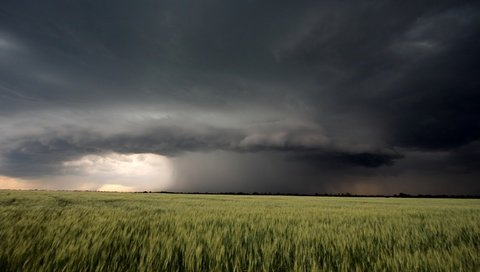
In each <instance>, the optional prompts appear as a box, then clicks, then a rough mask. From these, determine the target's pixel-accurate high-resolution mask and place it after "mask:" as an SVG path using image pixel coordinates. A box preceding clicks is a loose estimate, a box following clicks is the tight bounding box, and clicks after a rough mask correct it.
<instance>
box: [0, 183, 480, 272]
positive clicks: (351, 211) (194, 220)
mask: <svg viewBox="0 0 480 272" xmlns="http://www.w3.org/2000/svg"><path fill="white" fill-rule="evenodd" d="M479 269H480V200H478V199H461V200H459V199H398V198H336V197H297V196H223V195H174V194H133V193H98V192H47V191H0V271H478V270H479Z"/></svg>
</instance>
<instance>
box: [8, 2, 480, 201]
mask: <svg viewBox="0 0 480 272" xmlns="http://www.w3.org/2000/svg"><path fill="white" fill-rule="evenodd" d="M478 48H480V5H478V4H477V3H475V2H474V1H422V2H421V3H416V2H398V1H367V2H356V1H342V2H338V1H219V0H217V1H207V2H195V1H153V0H142V1H136V2H135V3H133V2H130V1H100V2H99V1H75V2H72V1H42V2H38V1H18V0H17V1H8V0H7V1H3V3H2V6H1V7H0V177H1V176H4V177H5V178H4V179H5V180H7V178H9V180H10V179H13V178H18V179H19V180H23V181H25V182H28V181H29V180H30V181H32V182H33V181H35V184H37V185H38V184H40V185H41V184H50V183H49V182H51V180H55V183H52V184H53V185H51V186H50V187H49V188H57V187H58V188H62V189H63V188H67V189H77V188H85V187H82V184H83V183H88V184H94V185H92V187H88V188H93V189H96V188H101V187H102V186H103V185H105V184H107V183H106V181H105V182H104V181H102V180H101V177H99V176H90V177H89V176H88V175H86V174H85V173H87V172H88V171H86V170H85V169H84V170H85V171H86V172H85V173H81V171H80V172H79V171H71V169H70V168H68V167H69V165H81V166H82V167H87V166H85V165H89V164H90V163H92V161H98V160H101V159H98V158H102V156H104V157H105V156H107V157H108V156H111V157H108V158H109V159H108V160H107V161H109V162H110V158H117V159H121V160H124V159H125V158H126V157H122V156H123V155H130V154H156V155H159V156H162V158H163V157H165V158H167V159H168V160H169V161H170V162H169V165H170V164H171V167H172V171H173V172H172V173H174V174H172V177H171V178H172V179H173V180H172V181H171V182H170V183H169V185H168V187H165V188H160V187H155V186H147V185H145V184H146V183H145V182H146V181H144V182H143V183H141V184H140V183H139V184H137V185H138V186H135V182H129V183H128V184H123V185H125V186H130V187H129V188H135V189H136V190H143V189H150V188H153V189H168V190H182V191H247V192H252V191H263V192H298V193H315V192H353V193H398V192H400V191H402V192H406V193H442V194H444V193H445V194H457V193H462V194H478V193H480V184H478V182H476V181H477V180H478V178H479V177H480V168H479V167H477V166H478V163H476V162H477V161H479V160H480V157H479V152H478V150H479V148H478V143H479V141H480V107H479V106H478V105H480V92H479V87H480V70H479V65H478V63H480V62H479V61H480V53H479V52H478ZM111 154H115V155H111ZM89 156H94V157H89ZM95 156H97V157H95ZM107 157H105V158H107ZM85 158H96V159H95V160H93V159H92V160H90V159H85ZM135 158H137V157H135ZM152 158H153V157H152ZM77 161H80V162H82V163H80V164H78V163H77V164H75V163H72V162H77ZM150 161H155V160H154V159H151V160H150ZM109 165H110V164H109ZM121 165H124V164H121ZM152 165H153V164H152ZM109 167H110V166H109ZM169 167H170V166H169ZM148 169H150V168H148ZM77 170H78V169H77ZM102 171H103V170H102ZM102 173H103V172H102ZM67 174H68V175H67ZM79 176H81V179H80V178H79ZM109 178H113V174H112V176H109ZM149 178H152V183H155V181H154V179H155V177H154V176H149ZM132 179H134V177H132ZM1 180H2V179H0V182H1ZM49 180H50V181H49ZM119 180H122V182H124V179H119ZM108 182H110V181H108ZM95 184H96V185H95ZM0 185H1V184H0ZM40 185H39V186H40ZM119 185H122V184H119ZM4 187H5V186H4ZM40 187H41V186H40Z"/></svg>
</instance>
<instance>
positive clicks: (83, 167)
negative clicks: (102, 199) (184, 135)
mask: <svg viewBox="0 0 480 272" xmlns="http://www.w3.org/2000/svg"><path fill="white" fill-rule="evenodd" d="M63 167H64V171H65V172H66V173H69V174H70V175H72V174H73V175H75V176H80V177H82V179H83V180H88V181H89V182H93V183H94V184H95V186H96V188H95V190H98V191H118V192H132V191H143V190H160V189H164V188H165V187H166V186H168V185H169V184H170V183H171V181H172V177H173V170H172V166H171V163H170V160H169V159H168V158H167V157H165V156H161V155H157V154H151V153H146V154H119V153H107V154H95V155H86V156H82V157H80V158H79V159H76V160H71V161H66V162H64V163H63Z"/></svg>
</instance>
